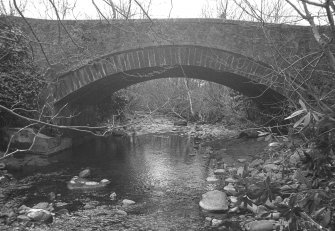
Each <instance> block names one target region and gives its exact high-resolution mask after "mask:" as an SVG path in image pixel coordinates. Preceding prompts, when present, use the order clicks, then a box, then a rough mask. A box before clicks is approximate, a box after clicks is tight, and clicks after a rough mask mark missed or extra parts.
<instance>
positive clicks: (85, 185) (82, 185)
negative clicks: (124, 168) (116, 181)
mask: <svg viewBox="0 0 335 231" xmlns="http://www.w3.org/2000/svg"><path fill="white" fill-rule="evenodd" d="M109 183H110V181H109V180H107V179H103V180H101V181H100V182H97V181H89V180H87V179H84V178H80V177H78V176H74V177H73V178H72V179H71V180H70V181H69V182H68V183H67V188H68V189H70V190H74V189H78V190H90V189H93V190H94V189H100V188H104V187H106V186H107V185H108V184H109Z"/></svg>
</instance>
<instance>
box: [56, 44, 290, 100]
mask: <svg viewBox="0 0 335 231" xmlns="http://www.w3.org/2000/svg"><path fill="white" fill-rule="evenodd" d="M167 77H187V78H196V79H202V80H207V81H212V82H216V83H219V84H223V85H225V86H227V87H230V88H232V89H234V90H237V91H239V92H241V93H242V94H244V95H246V96H249V97H253V98H254V99H255V100H256V101H258V102H259V103H261V104H263V105H267V104H273V103H277V102H278V101H282V100H283V99H284V98H285V97H284V96H283V95H284V94H283V92H284V89H283V87H282V85H281V83H280V82H278V80H280V78H278V76H277V74H276V72H275V71H274V70H273V69H272V68H271V66H270V65H267V64H266V63H263V62H259V61H255V60H254V59H252V58H249V57H246V56H243V55H241V54H237V53H233V52H230V51H226V50H224V49H221V48H220V47H207V46H200V45H189V44H175V45H159V46H157V45H149V46H145V47H142V48H130V49H122V50H119V51H115V52H113V53H111V54H108V55H105V56H103V57H100V58H98V59H95V60H93V61H91V62H89V63H88V64H87V65H84V66H82V67H79V68H77V69H75V70H72V71H69V72H67V73H65V74H63V75H61V76H59V77H58V78H57V83H56V85H55V87H54V94H53V95H54V100H55V104H56V106H57V105H58V106H59V105H64V104H65V103H69V104H76V103H78V102H85V103H90V102H92V103H93V102H94V101H97V100H99V99H100V98H103V97H105V96H106V95H108V94H110V93H111V92H116V91H117V90H120V89H122V88H125V87H127V86H130V85H132V84H136V83H140V82H143V81H148V80H152V79H158V78H167Z"/></svg>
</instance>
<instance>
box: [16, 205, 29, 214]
mask: <svg viewBox="0 0 335 231" xmlns="http://www.w3.org/2000/svg"><path fill="white" fill-rule="evenodd" d="M30 209H31V208H29V207H28V206H25V205H21V206H20V207H19V208H18V211H19V214H25V213H27V212H28V211H29V210H30Z"/></svg>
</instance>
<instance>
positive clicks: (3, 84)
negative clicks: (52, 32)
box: [0, 17, 44, 126]
mask: <svg viewBox="0 0 335 231" xmlns="http://www.w3.org/2000/svg"><path fill="white" fill-rule="evenodd" d="M0 61H1V62H0V104H1V105H3V106H5V107H7V108H12V109H13V108H20V109H21V110H20V112H22V114H24V115H30V116H31V115H34V113H32V112H31V111H30V112H28V111H29V110H36V109H37V108H38V95H39V93H40V90H41V89H42V87H43V86H44V82H43V80H42V79H41V75H40V73H39V69H38V68H37V67H36V66H35V65H34V63H33V59H32V56H31V53H30V47H29V41H28V39H26V37H25V35H24V34H23V32H22V31H21V30H20V29H19V28H18V27H16V26H15V25H12V24H11V23H9V22H8V20H7V19H6V18H4V17H2V18H1V20H0ZM17 122H18V121H17V119H14V118H12V117H10V116H9V115H7V114H5V113H4V112H0V125H1V126H5V125H17V124H16V123H17Z"/></svg>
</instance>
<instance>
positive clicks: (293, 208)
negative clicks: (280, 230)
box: [277, 195, 303, 231]
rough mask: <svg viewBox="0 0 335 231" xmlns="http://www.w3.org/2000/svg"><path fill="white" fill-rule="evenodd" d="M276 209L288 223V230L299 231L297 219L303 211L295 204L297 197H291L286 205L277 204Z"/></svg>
mask: <svg viewBox="0 0 335 231" xmlns="http://www.w3.org/2000/svg"><path fill="white" fill-rule="evenodd" d="M277 209H278V211H279V212H280V214H281V215H282V216H283V217H284V218H285V219H286V220H287V221H288V222H289V230H291V231H295V230H299V229H298V228H299V225H298V224H299V223H298V221H299V218H300V216H301V212H302V211H303V210H302V209H301V208H300V206H299V205H298V204H297V196H296V195H292V196H291V197H290V199H289V202H288V204H278V205H277Z"/></svg>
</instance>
